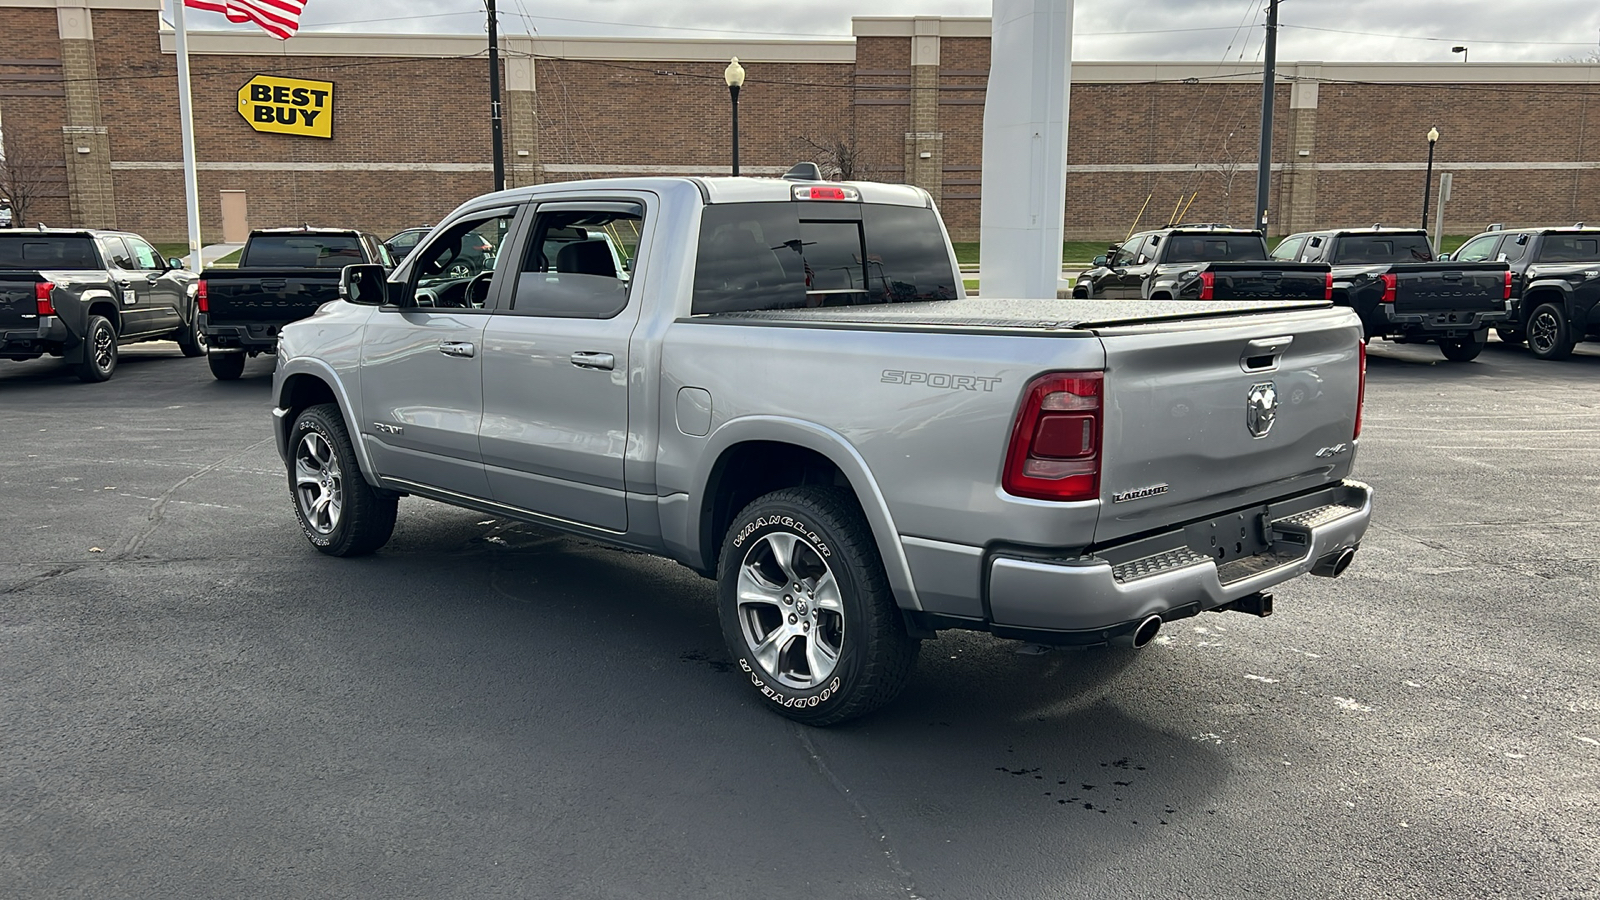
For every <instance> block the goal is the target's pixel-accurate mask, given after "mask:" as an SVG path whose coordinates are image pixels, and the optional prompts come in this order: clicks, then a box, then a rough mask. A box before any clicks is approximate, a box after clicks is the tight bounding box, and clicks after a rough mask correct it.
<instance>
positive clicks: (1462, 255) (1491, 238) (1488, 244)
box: [1450, 234, 1500, 262]
mask: <svg viewBox="0 0 1600 900" xmlns="http://www.w3.org/2000/svg"><path fill="white" fill-rule="evenodd" d="M1499 240H1500V235H1498V234H1486V235H1483V236H1482V237H1475V238H1473V239H1472V240H1470V241H1467V242H1466V243H1465V244H1462V245H1461V249H1460V250H1458V251H1456V254H1455V256H1452V257H1450V258H1451V259H1453V260H1455V261H1456V262H1483V261H1485V260H1487V259H1489V257H1490V256H1491V255H1493V253H1494V245H1495V244H1496V243H1498V242H1499Z"/></svg>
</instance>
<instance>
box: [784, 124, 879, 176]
mask: <svg viewBox="0 0 1600 900" xmlns="http://www.w3.org/2000/svg"><path fill="white" fill-rule="evenodd" d="M800 140H801V142H802V143H804V144H806V145H807V146H809V147H810V148H811V149H812V150H814V151H816V152H817V153H818V154H819V155H820V156H821V157H822V158H821V159H819V160H817V166H818V167H819V168H821V169H822V177H824V178H828V179H832V180H837V181H871V180H872V178H873V176H874V175H876V174H877V167H876V166H874V165H873V164H872V163H871V162H869V161H868V159H867V153H866V150H865V148H863V147H862V146H861V144H860V142H858V141H857V140H856V136H855V135H854V134H848V135H846V134H834V135H831V136H829V137H825V138H815V137H809V136H802V137H801V138H800Z"/></svg>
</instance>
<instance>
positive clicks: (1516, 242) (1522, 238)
mask: <svg viewBox="0 0 1600 900" xmlns="http://www.w3.org/2000/svg"><path fill="white" fill-rule="evenodd" d="M1529 237H1530V235H1528V234H1526V233H1524V234H1513V235H1508V236H1507V237H1506V240H1505V243H1503V244H1501V245H1500V258H1501V259H1503V260H1504V261H1506V262H1508V263H1514V262H1519V261H1521V259H1522V258H1523V257H1524V256H1527V255H1528V238H1529Z"/></svg>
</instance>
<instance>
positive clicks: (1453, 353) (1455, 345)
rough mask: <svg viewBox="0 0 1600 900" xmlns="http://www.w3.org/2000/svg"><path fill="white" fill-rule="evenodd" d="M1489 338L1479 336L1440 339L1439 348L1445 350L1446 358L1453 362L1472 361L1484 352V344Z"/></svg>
mask: <svg viewBox="0 0 1600 900" xmlns="http://www.w3.org/2000/svg"><path fill="white" fill-rule="evenodd" d="M1486 343H1488V341H1487V340H1484V339H1479V338H1477V337H1469V338H1455V339H1446V340H1440V341H1439V349H1440V350H1442V351H1443V352H1444V358H1445V359H1448V360H1450V361H1451V362H1471V361H1473V360H1475V359H1477V358H1478V354H1479V353H1482V352H1483V345H1484V344H1486Z"/></svg>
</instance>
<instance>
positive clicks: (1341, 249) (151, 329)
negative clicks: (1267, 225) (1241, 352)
mask: <svg viewBox="0 0 1600 900" xmlns="http://www.w3.org/2000/svg"><path fill="white" fill-rule="evenodd" d="M430 230H431V229H429V228H427V227H421V228H411V229H407V230H405V231H402V232H400V233H398V234H396V235H393V236H392V237H390V238H389V239H388V240H380V239H379V238H378V237H377V236H376V235H373V234H370V233H367V232H362V231H356V230H351V229H330V228H310V227H301V228H281V229H266V230H260V231H255V232H252V233H251V234H250V237H249V239H248V241H247V242H246V244H245V246H244V248H243V250H242V251H241V255H240V260H239V265H238V267H237V268H226V267H215V268H210V269H207V270H206V271H204V272H202V273H199V274H198V275H196V274H195V273H193V272H190V271H188V270H186V269H185V268H184V267H183V262H182V260H179V259H176V258H172V259H162V258H161V256H160V254H159V253H157V252H156V250H155V248H154V247H153V246H152V245H151V244H150V243H149V242H148V241H146V240H144V239H143V238H141V237H140V236H138V235H136V234H131V233H128V232H122V231H99V230H83V229H46V228H39V229H12V230H6V231H0V359H12V360H25V359H35V358H38V357H40V356H43V355H45V354H50V355H55V356H60V357H63V358H64V359H66V360H67V362H68V363H70V364H71V365H72V366H73V367H74V369H75V371H76V372H77V374H78V376H79V377H80V378H82V379H83V380H85V381H104V380H106V379H108V378H110V377H111V374H112V372H113V371H114V370H115V369H116V365H117V356H118V347H119V346H121V345H125V344H130V343H135V342H140V341H153V340H174V341H177V343H178V345H179V347H180V348H181V349H182V350H183V353H184V355H186V356H202V355H203V356H206V357H207V360H208V362H209V364H210V368H211V372H212V374H213V375H215V376H216V377H217V378H218V379H223V380H230V379H236V378H238V377H240V375H242V374H243V372H244V367H245V362H246V360H247V359H249V358H250V357H253V356H257V355H259V354H262V353H272V352H274V350H275V348H276V346H277V340H278V333H279V331H280V330H281V329H282V328H283V326H284V325H287V324H288V323H290V322H293V321H296V320H298V319H301V318H304V317H306V316H309V315H310V314H311V313H312V312H313V311H315V310H316V309H317V307H319V306H321V305H322V304H324V303H326V302H328V301H329V300H333V299H336V298H337V297H338V296H339V273H340V271H341V270H342V269H343V268H344V267H345V266H346V265H363V264H366V265H372V264H375V265H380V266H383V267H384V268H385V269H386V270H391V269H393V268H394V267H395V265H396V263H397V261H398V260H400V259H402V258H404V257H405V256H406V255H408V254H409V253H410V252H411V251H412V250H414V249H415V248H416V247H417V246H418V244H419V243H420V242H422V240H423V239H424V238H425V237H426V236H427V235H428V234H429V232H430ZM504 238H505V235H504V234H482V233H479V232H477V231H472V232H467V233H465V234H463V235H460V236H457V237H456V238H453V239H452V240H449V241H446V242H443V243H442V244H440V243H434V244H430V245H429V247H428V251H427V252H428V259H427V260H425V261H423V262H422V264H421V265H420V266H419V267H418V277H419V279H420V280H419V285H418V294H417V297H418V302H419V304H421V305H425V306H434V307H441V308H469V307H472V306H474V305H475V303H476V302H477V298H478V297H479V296H480V295H481V294H482V293H483V292H485V291H486V290H487V289H488V279H489V277H490V275H491V274H492V272H493V270H494V263H495V258H496V252H497V248H498V247H499V246H500V244H501V243H502V241H503V240H504ZM547 242H548V243H549V244H550V246H548V247H546V248H544V251H545V254H546V258H547V259H548V260H549V265H550V266H552V267H556V268H559V266H560V265H561V264H560V263H559V262H558V257H559V256H560V254H561V250H562V249H563V248H564V247H566V246H568V245H571V246H572V250H570V251H569V252H568V259H569V261H568V263H567V265H568V266H569V267H571V266H575V265H577V264H578V263H577V262H576V260H578V259H579V258H580V256H581V255H583V254H582V251H592V252H591V253H589V254H588V255H592V256H594V257H595V258H596V259H597V260H600V259H601V258H602V257H603V258H604V259H603V260H601V261H602V262H604V261H609V266H608V268H609V269H610V270H611V271H613V272H616V273H618V277H619V278H620V279H621V280H623V281H626V279H627V278H628V270H629V259H628V254H627V251H626V248H624V247H621V246H619V242H618V241H617V240H614V239H613V238H612V236H611V235H609V234H608V233H607V232H606V231H605V230H603V229H585V228H582V227H574V228H572V229H569V230H568V232H566V233H561V234H552V235H551V236H550V237H549V238H548V240H547ZM1073 296H1074V297H1079V298H1116V299H1132V298H1143V299H1150V300H1193V301H1235V300H1286V299H1306V300H1318V301H1327V300H1332V301H1333V302H1334V303H1336V304H1338V305H1342V306H1348V307H1350V308H1352V309H1354V310H1355V311H1356V313H1357V314H1358V315H1359V316H1360V317H1361V321H1362V325H1363V327H1364V329H1365V331H1366V336H1367V338H1368V339H1371V338H1375V337H1381V338H1386V339H1388V340H1392V341H1398V342H1409V343H1435V344H1437V345H1438V346H1439V349H1440V351H1441V352H1443V354H1444V355H1445V357H1446V358H1447V359H1451V360H1456V361H1468V360H1471V359H1474V358H1476V357H1477V356H1478V354H1479V353H1480V352H1482V350H1483V347H1484V345H1485V343H1486V342H1487V340H1488V334H1489V329H1490V328H1493V329H1495V331H1496V332H1497V333H1498V334H1499V336H1500V339H1501V340H1502V341H1506V342H1508V343H1516V344H1523V343H1526V345H1527V347H1528V349H1529V350H1530V351H1531V352H1532V353H1533V355H1534V356H1536V357H1538V358H1540V359H1562V358H1564V357H1566V356H1569V355H1571V353H1572V351H1573V348H1574V347H1575V346H1576V345H1577V344H1578V343H1579V342H1580V341H1583V340H1586V339H1600V228H1587V227H1585V226H1584V225H1583V224H1582V223H1579V224H1577V225H1574V226H1571V227H1563V228H1522V229H1511V230H1505V229H1501V228H1499V227H1498V226H1490V228H1489V230H1487V231H1485V232H1483V233H1481V234H1478V235H1476V236H1474V237H1472V238H1471V239H1470V240H1468V241H1467V242H1466V243H1464V244H1462V246H1461V247H1460V249H1459V250H1457V251H1456V252H1455V253H1454V254H1435V253H1434V250H1433V247H1432V245H1431V244H1430V242H1429V241H1428V237H1427V235H1426V234H1425V233H1424V232H1423V231H1421V230H1418V229H1403V228H1383V227H1380V226H1373V227H1371V228H1360V229H1332V230H1327V231H1316V232H1305V233H1301V234H1293V235H1289V236H1288V237H1286V238H1284V239H1282V240H1281V241H1279V242H1278V243H1277V245H1276V246H1275V247H1274V248H1273V249H1271V250H1270V251H1269V250H1268V249H1267V242H1266V239H1265V238H1264V236H1263V235H1262V234H1261V232H1259V231H1250V230H1244V229H1236V228H1229V227H1226V226H1223V225H1218V224H1193V225H1176V226H1171V227H1167V228H1159V229H1154V230H1151V231H1144V232H1139V233H1137V234H1134V235H1131V236H1130V237H1129V238H1128V239H1127V240H1125V241H1123V242H1121V243H1120V244H1113V245H1111V247H1110V248H1109V249H1108V250H1107V253H1106V255H1104V256H1101V257H1097V258H1096V259H1095V260H1094V265H1093V267H1092V268H1090V269H1088V270H1087V271H1085V272H1083V273H1082V275H1080V276H1079V278H1078V281H1077V283H1076V285H1075V287H1074V290H1073ZM479 305H481V304H479Z"/></svg>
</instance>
